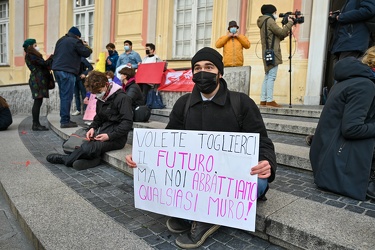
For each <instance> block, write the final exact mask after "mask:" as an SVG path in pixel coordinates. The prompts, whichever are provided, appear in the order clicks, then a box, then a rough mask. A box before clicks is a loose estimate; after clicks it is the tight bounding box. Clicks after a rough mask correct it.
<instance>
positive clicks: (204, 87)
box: [193, 71, 218, 94]
mask: <svg viewBox="0 0 375 250" xmlns="http://www.w3.org/2000/svg"><path fill="white" fill-rule="evenodd" d="M193 82H195V86H197V89H198V90H199V92H202V93H203V94H210V93H212V92H213V91H214V90H215V89H216V87H217V84H218V82H217V74H215V73H210V72H206V71H200V72H198V73H195V74H194V75H193Z"/></svg>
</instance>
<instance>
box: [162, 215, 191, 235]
mask: <svg viewBox="0 0 375 250" xmlns="http://www.w3.org/2000/svg"><path fill="white" fill-rule="evenodd" d="M166 224H167V228H168V230H169V231H171V232H172V233H176V234H180V233H184V232H187V231H189V230H190V228H191V223H189V222H188V221H187V220H185V219H180V218H174V217H171V218H169V219H168V220H167V223H166Z"/></svg>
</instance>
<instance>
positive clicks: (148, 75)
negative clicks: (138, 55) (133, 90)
mask: <svg viewBox="0 0 375 250" xmlns="http://www.w3.org/2000/svg"><path fill="white" fill-rule="evenodd" d="M165 64H166V62H157V63H141V64H139V65H138V69H137V73H136V74H135V82H136V83H138V84H139V83H141V84H142V83H150V84H160V83H161V80H162V78H163V72H164V68H165Z"/></svg>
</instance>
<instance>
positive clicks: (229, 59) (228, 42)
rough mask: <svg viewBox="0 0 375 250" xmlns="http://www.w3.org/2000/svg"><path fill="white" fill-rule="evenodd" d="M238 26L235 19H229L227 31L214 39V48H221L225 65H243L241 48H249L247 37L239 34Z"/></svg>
mask: <svg viewBox="0 0 375 250" xmlns="http://www.w3.org/2000/svg"><path fill="white" fill-rule="evenodd" d="M239 28H240V27H239V26H238V25H237V22H236V21H230V22H229V24H228V32H227V34H226V35H224V36H221V37H220V38H219V39H218V40H217V41H216V44H215V46H216V48H218V49H220V48H223V59H224V66H225V67H239V66H243V63H244V57H243V49H249V48H250V41H249V39H248V38H247V37H246V36H244V35H242V34H240V31H239Z"/></svg>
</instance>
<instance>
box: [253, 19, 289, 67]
mask: <svg viewBox="0 0 375 250" xmlns="http://www.w3.org/2000/svg"><path fill="white" fill-rule="evenodd" d="M266 19H267V20H268V21H267V36H268V37H267V38H266V33H265V28H266V24H265V21H266ZM257 25H258V28H259V29H260V39H261V42H262V55H263V65H264V71H265V72H266V73H267V72H268V71H270V69H272V68H273V67H275V66H277V65H279V64H282V63H283V58H282V56H281V49H280V42H281V41H282V40H284V38H285V37H287V36H288V34H289V31H290V30H291V29H292V26H293V21H289V22H288V23H287V24H285V25H284V26H283V27H282V28H281V27H279V25H277V24H276V22H275V19H273V17H272V16H269V15H263V16H260V17H259V18H258V20H257ZM273 35H275V43H274V46H273V50H274V52H275V63H274V65H269V66H267V65H266V61H265V59H264V53H265V51H266V42H267V43H268V46H269V48H271V44H272V38H273Z"/></svg>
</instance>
